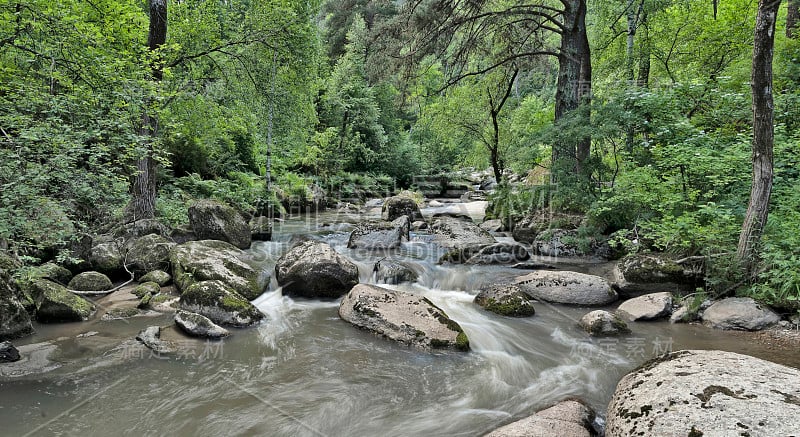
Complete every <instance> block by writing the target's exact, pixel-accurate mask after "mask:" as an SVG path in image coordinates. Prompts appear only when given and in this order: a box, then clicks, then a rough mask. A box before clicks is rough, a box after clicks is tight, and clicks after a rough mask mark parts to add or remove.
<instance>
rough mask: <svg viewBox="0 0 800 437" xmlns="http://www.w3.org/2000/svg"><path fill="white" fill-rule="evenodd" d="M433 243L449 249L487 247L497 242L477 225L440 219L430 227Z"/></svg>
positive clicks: (444, 218) (446, 218)
mask: <svg viewBox="0 0 800 437" xmlns="http://www.w3.org/2000/svg"><path fill="white" fill-rule="evenodd" d="M429 229H430V232H431V234H433V235H434V238H433V242H434V243H437V244H438V245H440V246H442V247H447V248H451V249H466V248H469V247H477V246H487V245H489V244H494V243H496V242H497V240H495V239H494V237H493V236H492V235H491V234H490V233H488V232H486V231H485V230H483V229H481V228H480V227H479V226H478V225H476V224H474V223H472V222H467V221H464V220H458V219H454V218H451V217H440V218H438V219H436V221H434V222H433V224H431V226H430V228H429Z"/></svg>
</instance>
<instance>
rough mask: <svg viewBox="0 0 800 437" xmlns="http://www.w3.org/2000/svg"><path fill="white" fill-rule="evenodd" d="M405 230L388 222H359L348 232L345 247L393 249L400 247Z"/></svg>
mask: <svg viewBox="0 0 800 437" xmlns="http://www.w3.org/2000/svg"><path fill="white" fill-rule="evenodd" d="M406 232H407V231H406ZM406 232H404V231H403V230H402V229H401V228H400V227H398V226H395V225H393V224H392V223H389V222H374V223H359V224H358V225H357V226H356V228H355V229H354V230H353V232H351V233H350V239H349V240H348V241H347V247H348V248H350V249H365V250H385V249H395V248H398V247H400V244H401V243H402V242H403V235H404V234H405V233H406Z"/></svg>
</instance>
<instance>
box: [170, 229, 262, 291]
mask: <svg viewBox="0 0 800 437" xmlns="http://www.w3.org/2000/svg"><path fill="white" fill-rule="evenodd" d="M246 260H247V255H246V254H245V253H244V252H243V251H241V250H239V249H237V248H236V247H234V246H233V245H231V244H229V243H226V242H224V241H218V240H202V241H189V242H187V243H184V244H181V245H178V246H175V247H173V248H172V251H171V252H170V262H171V264H172V280H173V281H174V282H175V285H176V286H177V287H178V290H179V291H181V292H183V291H185V290H186V289H188V288H189V287H190V286H191V285H192V284H194V283H197V282H200V281H208V280H219V281H222V282H224V283H225V284H226V285H227V286H229V287H231V288H232V289H234V290H235V291H236V292H237V293H239V294H241V295H242V296H244V297H245V298H247V299H249V300H253V299H255V298H257V297H258V296H260V295H261V294H263V293H264V291H265V290H266V287H267V284H268V282H269V277H268V276H267V275H266V274H262V273H260V272H259V271H257V270H256V269H254V268H253V267H252V266H251V265H250V264H248V263H247V261H246Z"/></svg>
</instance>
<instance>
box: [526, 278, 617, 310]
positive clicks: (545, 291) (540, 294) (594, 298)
mask: <svg viewBox="0 0 800 437" xmlns="http://www.w3.org/2000/svg"><path fill="white" fill-rule="evenodd" d="M514 282H515V283H516V284H517V285H519V286H520V287H522V289H523V290H525V292H526V293H528V294H529V295H530V296H532V297H533V298H534V299H539V300H543V301H545V302H552V303H561V304H569V305H608V304H610V303H612V302H614V301H616V300H617V292H615V291H614V289H612V288H611V285H610V284H609V283H608V281H606V280H605V279H603V278H601V277H599V276H594V275H587V274H584V273H577V272H569V271H535V272H533V273H529V274H527V275H524V276H519V277H517V278H516V279H515V280H514Z"/></svg>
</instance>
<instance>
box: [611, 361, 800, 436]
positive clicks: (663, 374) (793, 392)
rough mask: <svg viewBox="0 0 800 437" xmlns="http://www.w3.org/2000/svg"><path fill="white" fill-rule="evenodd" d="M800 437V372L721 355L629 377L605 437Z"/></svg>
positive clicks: (614, 402) (664, 364) (648, 367)
mask: <svg viewBox="0 0 800 437" xmlns="http://www.w3.org/2000/svg"><path fill="white" fill-rule="evenodd" d="M798 430H800V370H797V369H793V368H790V367H786V366H781V365H779V364H775V363H771V362H768V361H764V360H760V359H758V358H754V357H750V356H746V355H740V354H736V353H732V352H722V351H696V350H689V351H678V352H674V353H672V354H669V355H667V356H665V357H663V358H659V359H656V360H654V361H651V362H649V363H647V364H645V365H643V366H642V367H640V368H638V369H637V370H634V371H633V372H631V373H629V374H627V375H626V376H625V377H623V378H622V380H621V381H620V382H619V384H618V385H617V389H616V391H615V392H614V396H613V397H612V399H611V403H610V404H609V406H608V421H607V428H606V435H607V436H609V437H622V436H625V437H627V436H635V435H645V436H739V435H751V436H756V435H758V436H789V435H797V434H798Z"/></svg>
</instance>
